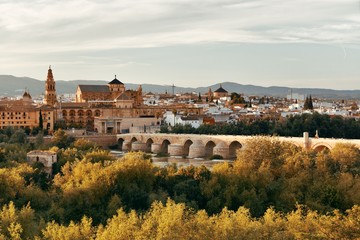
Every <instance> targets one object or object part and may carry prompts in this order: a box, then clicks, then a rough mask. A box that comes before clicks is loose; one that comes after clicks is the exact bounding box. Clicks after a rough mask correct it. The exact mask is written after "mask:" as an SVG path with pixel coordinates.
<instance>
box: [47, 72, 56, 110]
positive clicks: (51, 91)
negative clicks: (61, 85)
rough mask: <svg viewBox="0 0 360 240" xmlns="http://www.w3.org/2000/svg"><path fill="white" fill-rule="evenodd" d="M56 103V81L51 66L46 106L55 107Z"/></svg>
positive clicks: (48, 75) (48, 76)
mask: <svg viewBox="0 0 360 240" xmlns="http://www.w3.org/2000/svg"><path fill="white" fill-rule="evenodd" d="M56 102H57V100H56V90H55V81H54V76H53V73H52V70H51V66H49V70H48V74H47V79H46V84H45V98H44V104H46V105H50V106H54V104H55V103H56Z"/></svg>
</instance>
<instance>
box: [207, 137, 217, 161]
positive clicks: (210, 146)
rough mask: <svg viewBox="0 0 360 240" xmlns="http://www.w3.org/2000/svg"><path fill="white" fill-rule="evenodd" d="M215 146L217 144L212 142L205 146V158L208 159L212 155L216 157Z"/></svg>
mask: <svg viewBox="0 0 360 240" xmlns="http://www.w3.org/2000/svg"><path fill="white" fill-rule="evenodd" d="M215 146H216V145H215V143H214V142H213V141H211V140H210V141H208V142H207V143H206V144H205V157H206V158H209V157H211V156H212V155H214V147H215Z"/></svg>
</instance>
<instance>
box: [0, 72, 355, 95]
mask: <svg viewBox="0 0 360 240" xmlns="http://www.w3.org/2000/svg"><path fill="white" fill-rule="evenodd" d="M107 82H109V81H104V80H74V81H62V80H56V91H57V93H58V94H65V93H75V92H76V88H77V86H78V85H79V84H101V85H102V84H107ZM124 84H125V87H126V89H137V88H138V86H139V85H138V84H133V83H124ZM221 84H222V87H223V88H224V89H226V90H227V91H228V92H229V93H231V92H237V93H243V94H246V95H257V96H281V97H285V96H286V95H287V94H290V91H292V92H293V93H299V94H305V95H312V96H313V97H321V98H342V99H360V90H332V89H323V88H288V87H276V86H273V87H261V86H255V85H243V84H238V83H234V82H223V83H221ZM219 85H220V83H219V84H215V85H211V86H205V87H199V88H184V87H176V86H175V93H185V92H196V93H198V92H201V93H205V92H207V91H208V90H209V88H211V89H212V91H215V90H216V89H217V88H219ZM0 86H1V88H0V96H17V95H22V94H23V92H24V90H25V88H27V89H28V90H29V91H30V94H31V95H32V96H36V95H40V94H43V93H44V89H45V82H44V81H40V80H37V79H34V78H28V77H15V76H12V75H0ZM142 88H143V92H153V93H165V92H166V91H167V92H168V93H172V86H171V85H155V84H142Z"/></svg>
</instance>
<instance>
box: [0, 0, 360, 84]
mask: <svg viewBox="0 0 360 240" xmlns="http://www.w3.org/2000/svg"><path fill="white" fill-rule="evenodd" d="M49 65H51V66H52V69H53V73H54V77H55V80H79V79H81V80H108V81H111V80H112V79H113V78H114V75H115V74H116V75H117V78H118V79H119V80H121V81H123V82H124V83H135V84H145V83H149V84H162V85H169V84H171V85H172V84H174V85H175V86H181V87H200V86H209V85H212V84H216V83H220V82H236V83H240V84H252V85H258V86H286V87H293V88H297V87H301V88H302V87H309V88H332V89H360V2H359V0H291V1H289V0H237V1H235V0H221V1H220V0H136V1H134V0H51V1H50V0H32V1H29V0H0V74H6V75H14V76H18V77H23V76H27V77H32V78H36V79H39V80H45V79H46V74H47V69H48V67H49Z"/></svg>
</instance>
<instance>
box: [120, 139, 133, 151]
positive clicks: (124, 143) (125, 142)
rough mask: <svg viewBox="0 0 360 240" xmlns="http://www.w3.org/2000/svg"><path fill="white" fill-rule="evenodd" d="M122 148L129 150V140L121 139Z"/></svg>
mask: <svg viewBox="0 0 360 240" xmlns="http://www.w3.org/2000/svg"><path fill="white" fill-rule="evenodd" d="M122 150H123V151H124V152H128V151H131V142H130V141H126V140H125V141H123V144H122Z"/></svg>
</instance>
